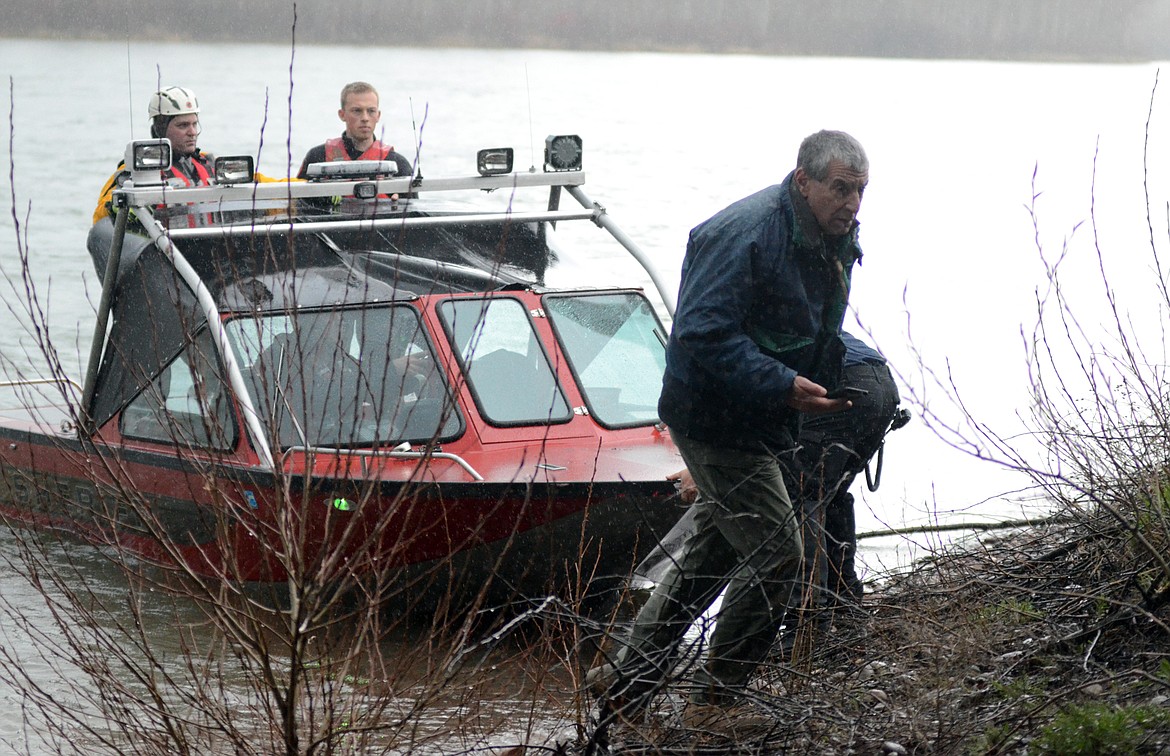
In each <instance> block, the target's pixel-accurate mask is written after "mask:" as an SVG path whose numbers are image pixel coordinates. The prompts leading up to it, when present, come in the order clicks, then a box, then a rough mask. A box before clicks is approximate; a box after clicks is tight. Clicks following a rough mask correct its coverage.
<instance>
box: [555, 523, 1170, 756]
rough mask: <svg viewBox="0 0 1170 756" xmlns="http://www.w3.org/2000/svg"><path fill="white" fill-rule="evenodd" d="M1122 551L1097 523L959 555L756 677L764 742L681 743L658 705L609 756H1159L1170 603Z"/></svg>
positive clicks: (1149, 574)
mask: <svg viewBox="0 0 1170 756" xmlns="http://www.w3.org/2000/svg"><path fill="white" fill-rule="evenodd" d="M1136 535H1137V534H1136V533H1135V531H1134V529H1133V528H1131V527H1130V526H1129V525H1127V524H1126V523H1124V522H1119V521H1118V520H1117V519H1116V518H1114V517H1113V516H1111V515H1110V514H1108V513H1106V512H1101V513H1099V514H1086V515H1082V516H1080V517H1077V518H1076V521H1075V522H1065V523H1061V524H1053V525H1049V526H1043V527H1038V528H1029V529H1024V530H1020V531H1017V532H1015V533H1013V534H1011V535H1009V536H1006V537H1005V536H996V537H984V538H982V539H980V540H971V541H968V542H965V543H962V544H957V545H955V546H953V547H951V548H949V549H948V550H947V551H944V552H940V553H939V554H937V555H936V556H934V557H931V558H929V559H927V560H924V561H922V562H920V563H918V564H917V565H915V566H914V567H913V568H912V569H911V570H910V571H908V572H907V573H905V574H903V575H900V576H895V577H893V578H891V579H890V580H889V581H888V582H887V583H885V584H883V585H882V586H881V587H880V588H879V590H877V591H876V592H874V593H872V594H870V595H868V596H867V597H866V600H865V602H864V609H863V611H861V612H855V613H851V614H848V615H839V616H838V617H836V618H835V619H834V622H833V624H832V629H831V630H829V631H827V632H821V633H818V634H812V633H809V634H807V637H804V638H802V639H798V642H797V644H796V650H795V651H794V652H793V654H792V657H791V658H789V659H785V660H773V661H772V662H771V663H769V664H768V665H767V666H766V669H765V672H764V674H763V675H762V676H761V679H760V681H759V682H758V683H757V684H756V686H755V688H754V690H753V698H754V699H755V703H756V705H757V706H758V707H759V708H760V709H762V710H765V711H771V712H773V713H774V714H775V717H776V725H775V727H774V728H772V729H770V730H768V731H759V730H757V731H754V732H752V731H747V732H742V731H741V732H739V733H737V736H736V739H735V740H734V741H732V740H729V739H727V738H726V737H724V736H723V735H721V734H720V733H716V732H706V733H704V732H694V731H687V730H684V729H683V728H682V726H681V721H680V720H679V717H678V715H679V712H680V710H681V699H672V698H671V697H670V696H662V697H660V698H662V699H664V700H662V701H660V702H659V704H658V708H657V709H656V711H655V712H654V714H653V715H652V716H651V717H650V718H649V720H648V721H647V722H645V723H641V724H640V726H638V727H628V726H627V727H619V728H615V730H614V732H613V733H612V734H611V741H612V742H611V748H612V751H611V752H612V753H623V754H642V753H647V754H648V753H656V754H663V753H666V754H673V753H679V754H681V753H688V754H693V753H732V752H734V753H740V754H742V753H758V754H764V753H769V754H775V753H801V754H847V753H856V754H872V753H887V754H897V753H908V754H913V753H947V754H964V753H968V754H1024V753H1027V754H1031V755H1032V756H1035V755H1036V754H1051V755H1052V756H1055V755H1057V754H1060V755H1061V756H1067V755H1068V754H1130V753H1166V752H1167V750H1166V749H1168V748H1170V650H1168V646H1167V638H1168V636H1170V611H1167V601H1168V599H1170V591H1168V590H1167V587H1166V586H1167V582H1166V580H1167V576H1166V575H1165V574H1164V573H1163V572H1162V571H1161V567H1160V565H1159V562H1160V561H1161V560H1160V559H1159V558H1158V557H1157V556H1156V554H1152V553H1150V552H1148V551H1146V550H1145V549H1144V547H1142V546H1141V545H1140V544H1138V543H1137V541H1138V540H1139V538H1138V537H1136ZM1147 535H1148V534H1147ZM1146 540H1147V541H1148V538H1146ZM1162 553H1165V552H1164V551H1163V552H1162ZM802 641H803V642H802ZM585 751H586V748H585V747H581V748H580V749H579V750H578V752H581V753H584V752H585Z"/></svg>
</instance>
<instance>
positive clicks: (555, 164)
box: [544, 134, 581, 171]
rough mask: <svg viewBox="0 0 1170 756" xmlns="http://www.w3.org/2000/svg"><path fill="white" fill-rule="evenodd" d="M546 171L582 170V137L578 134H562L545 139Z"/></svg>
mask: <svg viewBox="0 0 1170 756" xmlns="http://www.w3.org/2000/svg"><path fill="white" fill-rule="evenodd" d="M544 170H545V171H579V170H581V137H579V136H577V135H576V134H561V135H559V136H550V137H548V138H547V139H545V140H544Z"/></svg>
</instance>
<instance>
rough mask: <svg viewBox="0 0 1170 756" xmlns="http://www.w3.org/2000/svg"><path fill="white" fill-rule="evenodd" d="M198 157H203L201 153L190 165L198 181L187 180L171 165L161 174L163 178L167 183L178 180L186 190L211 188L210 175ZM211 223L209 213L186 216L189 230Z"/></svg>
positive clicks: (185, 175) (185, 176)
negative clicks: (193, 167)
mask: <svg viewBox="0 0 1170 756" xmlns="http://www.w3.org/2000/svg"><path fill="white" fill-rule="evenodd" d="M200 157H203V153H202V152H201V153H199V154H198V155H196V156H195V157H194V158H192V160H191V165H193V166H195V173H196V174H197V175H198V181H192V180H191V179H190V178H188V176H187V174H185V173H183V172H182V171H180V170H179V169H178V168H176V167H175V166H173V165H172V166H171V167H170V170H168V171H164V172H163V178H165V179H167V181H168V183H169V182H170V179H172V178H174V179H178V180H179V181H181V182H183V186H184V187H188V188H189V187H192V186H211V184H212V181H211V173H210V172H209V171H208V170H207V166H205V165H204V164H203V163H202V162H200V160H199V158H200ZM211 223H212V217H211V214H210V213H198V214H196V213H190V214H188V215H187V226H188V227H189V228H197V227H200V226H210V225H211Z"/></svg>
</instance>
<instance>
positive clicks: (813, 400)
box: [788, 375, 853, 415]
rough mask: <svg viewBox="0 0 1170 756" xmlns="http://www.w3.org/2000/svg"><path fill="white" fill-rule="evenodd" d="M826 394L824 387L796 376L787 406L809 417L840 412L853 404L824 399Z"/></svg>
mask: <svg viewBox="0 0 1170 756" xmlns="http://www.w3.org/2000/svg"><path fill="white" fill-rule="evenodd" d="M827 393H829V392H828V390H827V389H826V388H825V387H824V386H822V385H820V384H819V383H813V382H812V381H810V380H809V379H808V378H805V377H804V376H802V375H798V376H796V380H795V381H793V382H792V392H791V393H790V394H789V395H788V406H789V407H791V408H792V409H794V410H797V411H798V412H805V413H807V414H809V415H823V414H826V413H829V412H840V411H842V410H846V409H849V408H850V407H852V406H853V402H851V401H849V400H848V399H826V398H825V394H827Z"/></svg>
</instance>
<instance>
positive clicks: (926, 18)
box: [0, 0, 1170, 63]
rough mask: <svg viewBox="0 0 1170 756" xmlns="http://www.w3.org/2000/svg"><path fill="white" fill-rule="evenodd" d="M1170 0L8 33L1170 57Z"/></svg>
mask: <svg viewBox="0 0 1170 756" xmlns="http://www.w3.org/2000/svg"><path fill="white" fill-rule="evenodd" d="M1168 28H1170V0H1146V1H1145V2H1141V3H1127V4H1122V5H1120V6H1119V5H1118V4H1117V3H1115V2H1113V0H1045V2H1037V1H1035V0H1033V2H1020V0H966V2H963V3H940V2H937V0H882V2H867V3H863V2H860V1H859V0H818V2H816V3H809V2H807V0H669V2H664V1H663V0H623V2H622V3H620V4H615V3H613V0H349V1H348V2H347V3H346V4H345V6H344V10H339V9H338V7H337V6H336V5H335V4H334V3H333V2H327V1H326V0H295V1H294V0H249V1H248V2H246V3H238V2H229V0H201V1H200V2H199V3H194V4H192V3H188V2H181V1H180V0H5V2H4V3H3V7H0V30H3V31H0V37H4V38H8V39H21V38H25V39H27V38H35V39H55V40H90V41H100V40H106V41H114V40H118V41H124V40H127V39H130V40H135V41H192V42H203V43H235V44H246V43H258V44H283V45H291V44H292V43H293V40H294V37H295V40H296V45H297V46H301V45H313V46H318V45H355V46H360V45H373V46H377V47H420V48H444V47H454V48H476V49H548V50H576V51H597V52H635V51H636V52H671V53H700V54H746V55H767V56H780V57H832V58H875V59H911V60H921V59H928V60H929V59H938V60H979V61H1020V62H1057V63H1139V62H1152V61H1159V60H1170V35H1166V34H1164V33H1163V32H1164V30H1166V29H1168Z"/></svg>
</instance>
